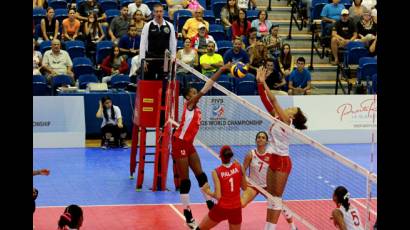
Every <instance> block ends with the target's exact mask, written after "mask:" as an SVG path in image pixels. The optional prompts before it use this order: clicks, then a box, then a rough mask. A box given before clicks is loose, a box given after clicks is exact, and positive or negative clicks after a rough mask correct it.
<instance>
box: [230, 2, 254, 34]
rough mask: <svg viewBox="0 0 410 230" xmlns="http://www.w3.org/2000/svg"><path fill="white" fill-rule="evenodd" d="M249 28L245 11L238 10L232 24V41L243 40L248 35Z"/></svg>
mask: <svg viewBox="0 0 410 230" xmlns="http://www.w3.org/2000/svg"><path fill="white" fill-rule="evenodd" d="M251 27H252V26H251V23H250V22H249V21H248V20H247V17H246V10H244V9H240V10H239V16H238V18H237V19H236V20H235V21H234V22H233V23H232V40H233V39H235V38H241V39H242V40H243V39H245V38H246V37H247V36H248V35H249V30H250V29H251Z"/></svg>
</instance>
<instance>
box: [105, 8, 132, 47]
mask: <svg viewBox="0 0 410 230" xmlns="http://www.w3.org/2000/svg"><path fill="white" fill-rule="evenodd" d="M129 24H130V20H129V19H128V7H126V6H123V7H121V14H120V15H119V16H115V17H114V19H113V20H112V21H111V24H110V28H109V29H108V34H109V35H110V37H111V41H112V42H114V43H116V44H118V42H119V40H120V38H121V37H122V36H124V35H127V33H128V26H129Z"/></svg>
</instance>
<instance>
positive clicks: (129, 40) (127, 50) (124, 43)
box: [118, 26, 141, 59]
mask: <svg viewBox="0 0 410 230" xmlns="http://www.w3.org/2000/svg"><path fill="white" fill-rule="evenodd" d="M140 42H141V36H140V35H139V34H138V31H137V27H135V26H129V28H128V34H127V35H124V36H122V37H121V39H120V42H119V44H118V47H119V48H120V52H121V53H122V54H125V55H126V59H128V58H132V57H134V56H135V55H137V54H139V52H140Z"/></svg>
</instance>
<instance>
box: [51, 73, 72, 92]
mask: <svg viewBox="0 0 410 230" xmlns="http://www.w3.org/2000/svg"><path fill="white" fill-rule="evenodd" d="M72 84H73V82H72V80H71V77H70V76H68V75H64V74H62V75H57V76H55V77H53V78H51V89H52V94H53V95H55V90H56V89H57V88H58V87H60V86H63V85H72Z"/></svg>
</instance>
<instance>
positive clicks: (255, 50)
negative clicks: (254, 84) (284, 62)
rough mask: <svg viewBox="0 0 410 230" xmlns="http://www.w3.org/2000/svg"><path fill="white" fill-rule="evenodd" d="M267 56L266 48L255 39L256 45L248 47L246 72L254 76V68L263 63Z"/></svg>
mask: <svg viewBox="0 0 410 230" xmlns="http://www.w3.org/2000/svg"><path fill="white" fill-rule="evenodd" d="M267 58H268V50H267V49H266V47H265V45H264V44H263V43H262V42H261V41H257V42H256V45H255V46H253V47H251V48H250V49H249V59H250V61H249V65H248V67H249V70H248V72H249V73H251V74H253V75H255V76H256V70H257V69H258V68H259V67H260V66H263V65H265V62H266V59H267Z"/></svg>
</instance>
